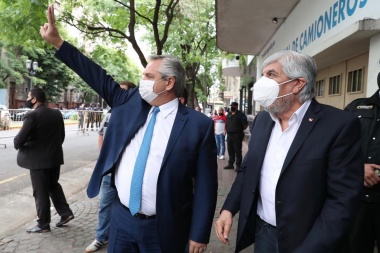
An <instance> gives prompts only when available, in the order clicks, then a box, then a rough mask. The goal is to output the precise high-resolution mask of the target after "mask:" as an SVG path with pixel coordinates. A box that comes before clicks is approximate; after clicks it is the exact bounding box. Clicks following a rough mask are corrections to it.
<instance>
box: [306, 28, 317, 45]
mask: <svg viewBox="0 0 380 253" xmlns="http://www.w3.org/2000/svg"><path fill="white" fill-rule="evenodd" d="M316 30H317V29H315V30H314V24H311V26H309V33H308V41H309V42H313V41H314V40H315V31H316Z"/></svg>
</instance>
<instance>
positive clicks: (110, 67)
mask: <svg viewBox="0 0 380 253" xmlns="http://www.w3.org/2000/svg"><path fill="white" fill-rule="evenodd" d="M91 58H92V59H93V60H94V61H95V62H97V63H98V64H99V65H101V66H102V67H103V68H104V69H105V70H107V72H108V74H109V75H111V76H113V77H114V79H115V80H116V81H117V82H121V81H124V80H128V81H131V82H133V83H135V84H137V83H138V81H139V80H140V79H141V74H142V73H141V70H140V69H139V68H138V67H137V66H136V64H135V63H133V62H132V60H131V59H130V58H129V57H128V56H126V55H125V54H124V52H123V51H122V50H121V49H114V48H110V47H105V46H96V47H95V50H94V51H93V52H92V53H91Z"/></svg>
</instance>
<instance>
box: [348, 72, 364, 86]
mask: <svg viewBox="0 0 380 253" xmlns="http://www.w3.org/2000/svg"><path fill="white" fill-rule="evenodd" d="M362 89H363V69H357V70H354V71H350V72H348V80H347V92H360V91H362Z"/></svg>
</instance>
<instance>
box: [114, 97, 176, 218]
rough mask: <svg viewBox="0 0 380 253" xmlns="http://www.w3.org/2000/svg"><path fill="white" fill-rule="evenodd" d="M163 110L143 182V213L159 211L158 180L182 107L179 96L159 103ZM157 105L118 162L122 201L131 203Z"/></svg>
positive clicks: (141, 208) (158, 117)
mask: <svg viewBox="0 0 380 253" xmlns="http://www.w3.org/2000/svg"><path fill="white" fill-rule="evenodd" d="M159 107H160V111H159V112H158V113H157V116H156V123H155V125H154V130H153V136H152V142H151V145H150V150H149V155H148V160H147V163H146V167H145V173H144V179H143V184H142V199H141V207H140V211H139V212H140V213H143V214H146V215H155V214H156V190H157V180H158V175H159V173H160V169H161V164H162V160H163V158H164V154H165V151H166V147H167V145H168V141H169V136H170V133H171V131H172V128H173V124H174V119H175V117H176V115H177V111H178V99H177V98H175V99H174V100H172V101H170V102H168V103H166V104H164V105H161V106H159ZM152 111H153V107H152V109H151V110H150V112H149V114H148V117H147V119H146V122H145V124H144V125H143V126H142V127H141V128H140V129H139V131H138V132H137V133H136V135H135V137H133V139H132V140H131V142H130V143H129V144H128V145H127V147H126V148H125V150H124V153H123V154H122V157H121V159H120V162H119V164H118V165H117V166H116V172H115V185H116V188H117V191H118V195H119V198H120V202H121V203H122V204H123V205H124V206H126V207H128V206H129V195H130V188H131V181H132V175H133V169H134V167H135V163H136V158H137V154H138V153H139V150H140V146H141V143H142V140H143V138H144V134H145V130H146V128H147V126H148V123H149V120H150V118H151V117H152Z"/></svg>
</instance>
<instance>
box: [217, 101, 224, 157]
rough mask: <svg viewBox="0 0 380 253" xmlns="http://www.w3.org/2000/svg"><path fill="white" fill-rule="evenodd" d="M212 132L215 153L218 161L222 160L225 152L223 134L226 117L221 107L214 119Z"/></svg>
mask: <svg viewBox="0 0 380 253" xmlns="http://www.w3.org/2000/svg"><path fill="white" fill-rule="evenodd" d="M214 130H215V140H216V152H217V154H216V155H217V156H219V155H220V156H219V159H220V160H223V159H224V153H225V150H226V145H225V132H226V116H225V115H224V110H223V108H222V107H220V108H219V109H218V114H217V115H216V116H215V117H214Z"/></svg>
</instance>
